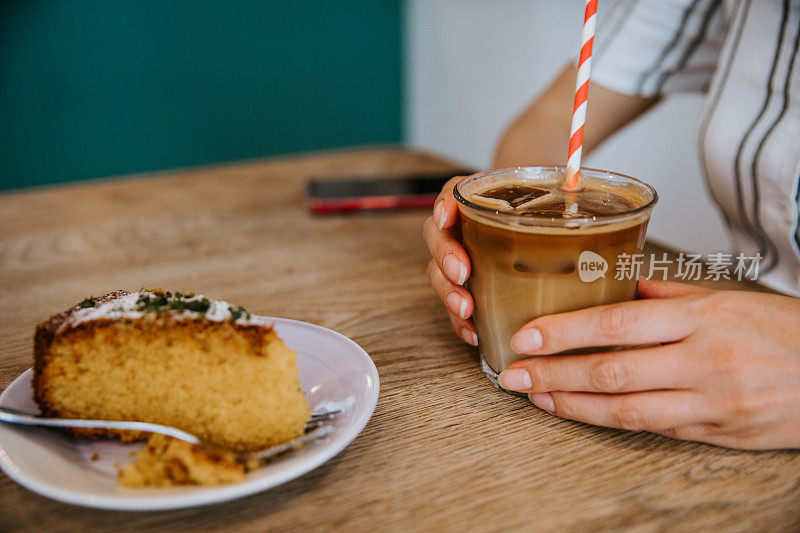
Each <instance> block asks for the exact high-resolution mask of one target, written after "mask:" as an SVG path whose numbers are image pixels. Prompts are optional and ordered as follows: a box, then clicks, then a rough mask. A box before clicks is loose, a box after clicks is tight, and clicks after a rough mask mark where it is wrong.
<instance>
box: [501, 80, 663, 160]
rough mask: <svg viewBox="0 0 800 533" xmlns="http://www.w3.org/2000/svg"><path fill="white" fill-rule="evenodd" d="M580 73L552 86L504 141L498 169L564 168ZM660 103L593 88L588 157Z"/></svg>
mask: <svg viewBox="0 0 800 533" xmlns="http://www.w3.org/2000/svg"><path fill="white" fill-rule="evenodd" d="M575 76H576V71H575V67H574V66H570V67H567V68H565V69H564V70H562V71H561V73H560V74H559V75H558V77H557V78H556V79H555V80H554V81H553V82H552V83H551V84H550V86H549V87H548V88H547V89H546V90H545V91H544V92H543V93H542V94H541V95H540V96H539V97H538V98H537V99H536V100H535V101H534V102H533V103H532V104H531V105H530V106H529V107H528V108H527V109H525V110H524V111H523V112H522V114H520V115H519V116H518V117H517V118H516V119H515V120H514V122H512V123H511V125H510V126H509V127H508V128H507V129H506V131H505V132H504V134H503V135H502V137H501V139H500V142H499V144H498V146H497V151H496V152H495V161H494V167H495V168H503V167H509V166H521V165H563V164H564V163H565V161H566V159H567V149H568V147H569V132H570V123H571V119H572V103H573V98H574V91H575ZM656 102H658V98H640V97H637V96H628V95H623V94H620V93H617V92H614V91H611V90H609V89H606V88H605V87H601V86H598V85H594V84H591V83H590V86H589V108H588V116H587V120H586V126H585V128H584V136H583V153H584V154H587V153H589V152H590V151H591V150H592V149H593V148H595V147H596V146H597V145H599V144H600V143H602V142H603V141H604V140H605V139H606V138H608V137H610V136H611V135H612V134H613V133H614V132H615V131H617V130H618V129H620V128H621V127H623V126H625V125H626V124H628V123H629V122H631V121H633V120H634V119H636V118H637V117H638V116H640V115H641V114H642V113H644V112H645V111H647V110H648V109H649V108H650V107H651V106H652V105H653V104H655V103H656Z"/></svg>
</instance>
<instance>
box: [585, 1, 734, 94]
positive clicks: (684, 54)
mask: <svg viewBox="0 0 800 533" xmlns="http://www.w3.org/2000/svg"><path fill="white" fill-rule="evenodd" d="M598 15H600V16H601V18H600V19H598V28H597V35H596V40H595V44H594V53H593V56H594V57H592V81H593V82H594V83H597V84H599V85H602V86H604V87H607V88H609V89H611V90H614V91H617V92H620V93H623V94H629V95H636V96H644V97H649V96H656V95H661V94H666V93H670V92H690V91H705V90H706V89H707V88H708V84H709V82H710V80H711V76H712V75H713V73H714V70H715V68H716V64H717V59H718V57H719V52H720V48H721V44H722V39H723V37H724V32H725V16H724V15H725V14H724V6H723V2H722V1H721V0H618V2H617V3H616V4H615V5H614V7H613V9H611V10H610V11H609V12H608V13H607V14H606V16H605V17H603V16H602V14H600V13H598Z"/></svg>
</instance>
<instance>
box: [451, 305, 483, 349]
mask: <svg viewBox="0 0 800 533" xmlns="http://www.w3.org/2000/svg"><path fill="white" fill-rule="evenodd" d="M448 316H449V317H450V323H451V324H452V325H453V330H454V331H455V332H456V335H458V336H459V337H461V340H463V341H464V342H466V343H467V344H470V345H472V346H477V345H478V332H477V330H476V329H475V323H474V322H473V321H472V319H471V318H469V319H467V320H461V319H460V318H458V317H457V316H455V315H453V314H452V313H448Z"/></svg>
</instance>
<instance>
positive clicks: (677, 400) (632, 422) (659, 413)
mask: <svg viewBox="0 0 800 533" xmlns="http://www.w3.org/2000/svg"><path fill="white" fill-rule="evenodd" d="M529 398H530V400H531V402H533V404H534V405H536V406H537V407H539V408H541V409H544V410H545V411H549V412H551V413H554V414H556V415H558V416H560V417H562V418H568V419H570V420H577V421H578V422H585V423H587V424H593V425H596V426H607V427H612V428H619V429H627V430H630V431H653V432H662V431H664V430H669V429H670V428H677V427H681V426H692V425H696V424H707V423H709V422H710V420H709V416H713V414H712V413H709V406H708V405H707V404H706V403H705V402H703V401H702V397H701V396H700V395H698V394H697V393H694V392H690V391H652V392H636V393H631V394H594V393H586V392H552V393H536V394H531V395H530V396H529Z"/></svg>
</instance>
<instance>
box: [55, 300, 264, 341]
mask: <svg viewBox="0 0 800 533" xmlns="http://www.w3.org/2000/svg"><path fill="white" fill-rule="evenodd" d="M149 294H152V293H148V292H133V293H130V294H126V295H124V296H118V297H116V298H111V299H109V300H106V301H102V302H99V303H97V305H95V306H94V307H85V308H80V309H76V310H75V311H73V312H72V313H70V315H69V316H68V317H67V319H66V320H65V321H64V323H63V324H62V325H61V327H60V328H59V331H61V330H63V329H64V328H66V327H75V326H77V325H78V324H82V323H84V322H89V321H92V320H105V319H108V320H118V319H137V318H142V317H144V316H145V315H146V314H148V312H146V311H139V310H138V307H139V306H138V305H137V302H138V301H139V297H140V296H143V295H149ZM203 298H204V296H203V295H202V294H198V295H195V296H193V297H191V298H182V299H181V301H184V302H192V301H197V300H202V299H203ZM209 302H210V306H209V308H208V311H207V312H205V313H201V312H198V311H190V310H187V309H184V310H172V309H169V310H164V311H161V313H166V314H168V315H169V316H170V317H172V318H177V319H180V320H190V319H196V318H205V319H206V320H211V321H212V322H223V321H225V320H230V319H231V311H230V308H234V309H235V308H236V306H234V305H231V304H229V303H228V302H225V301H223V300H211V299H209ZM234 323H235V324H242V325H257V326H264V327H272V326H273V324H272V322H271V321H270V320H269V319H267V318H265V317H263V316H258V315H254V314H250V317H249V318H248V317H247V314H244V313H243V314H242V316H240V317H239V318H238V319H236V320H235V321H234Z"/></svg>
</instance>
